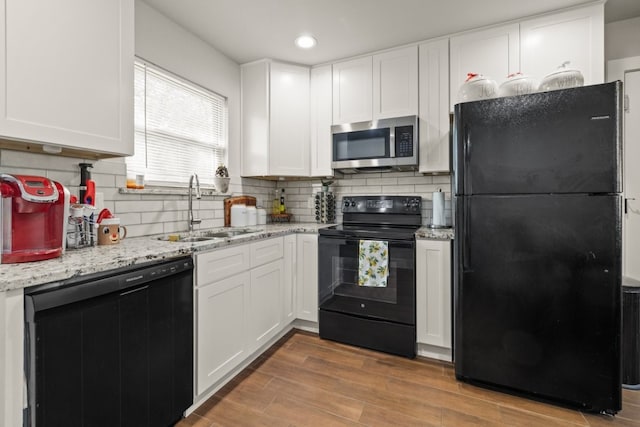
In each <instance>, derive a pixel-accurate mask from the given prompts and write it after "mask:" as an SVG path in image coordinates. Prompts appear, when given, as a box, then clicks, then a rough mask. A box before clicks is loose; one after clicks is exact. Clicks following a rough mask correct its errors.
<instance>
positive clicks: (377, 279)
mask: <svg viewBox="0 0 640 427" xmlns="http://www.w3.org/2000/svg"><path fill="white" fill-rule="evenodd" d="M388 277H389V242H385V241H382V240H360V249H359V252H358V285H359V286H371V287H376V288H385V287H386V286H387V278H388Z"/></svg>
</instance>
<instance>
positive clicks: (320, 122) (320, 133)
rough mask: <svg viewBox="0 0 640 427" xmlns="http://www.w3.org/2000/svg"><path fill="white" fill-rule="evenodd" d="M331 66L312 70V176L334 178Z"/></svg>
mask: <svg viewBox="0 0 640 427" xmlns="http://www.w3.org/2000/svg"><path fill="white" fill-rule="evenodd" d="M331 84H332V83H331V65H324V66H322V67H317V68H312V69H311V139H310V142H311V176H333V169H331V161H332V160H333V143H332V139H331V120H332V117H331V107H332V104H331V102H332V101H331Z"/></svg>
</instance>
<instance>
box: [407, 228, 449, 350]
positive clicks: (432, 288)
mask: <svg viewBox="0 0 640 427" xmlns="http://www.w3.org/2000/svg"><path fill="white" fill-rule="evenodd" d="M451 288H452V286H451V242H450V241H448V240H447V241H441V240H418V241H417V242H416V326H417V327H416V329H417V330H416V335H417V341H418V354H419V355H421V356H427V357H432V358H436V359H441V360H448V361H451V356H452V351H451V349H452V347H451V325H452V317H451V313H452V310H451V307H452V303H451Z"/></svg>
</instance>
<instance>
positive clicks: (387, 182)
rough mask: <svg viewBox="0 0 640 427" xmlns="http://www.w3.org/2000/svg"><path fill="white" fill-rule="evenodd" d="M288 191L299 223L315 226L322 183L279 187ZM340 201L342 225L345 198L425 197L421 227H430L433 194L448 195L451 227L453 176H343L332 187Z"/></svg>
mask: <svg viewBox="0 0 640 427" xmlns="http://www.w3.org/2000/svg"><path fill="white" fill-rule="evenodd" d="M278 185H279V186H280V187H283V188H284V189H285V194H286V198H287V208H288V211H289V212H291V213H292V214H293V215H294V218H295V221H296V222H315V221H316V219H315V205H314V195H315V193H316V192H318V191H321V190H322V184H321V181H320V180H317V181H288V182H284V183H279V184H278ZM329 188H330V191H332V192H333V193H334V194H335V195H336V198H337V203H336V217H337V222H342V211H341V204H340V203H339V202H340V201H341V200H342V197H344V196H354V195H357V196H360V195H363V196H366V195H381V194H384V195H393V196H395V195H398V196H420V197H422V223H423V224H424V225H427V224H429V223H430V222H431V220H432V216H433V210H432V197H433V194H432V193H433V192H434V191H438V190H442V191H443V192H444V193H445V219H446V223H447V224H451V178H450V175H422V174H421V173H418V172H383V173H367V174H355V175H343V176H341V177H337V178H336V179H334V180H333V184H331V185H330V186H329Z"/></svg>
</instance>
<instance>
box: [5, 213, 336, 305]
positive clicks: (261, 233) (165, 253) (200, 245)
mask: <svg viewBox="0 0 640 427" xmlns="http://www.w3.org/2000/svg"><path fill="white" fill-rule="evenodd" d="M329 225H331V224H316V223H310V224H296V223H292V224H267V225H261V226H256V227H247V228H250V229H252V230H255V232H252V233H249V234H242V235H239V236H235V237H230V238H217V239H214V240H206V241H201V242H180V241H178V242H169V241H163V240H158V239H157V237H158V236H144V237H134V238H127V239H123V240H122V241H120V243H118V244H117V245H109V246H93V247H88V248H82V249H69V250H67V251H66V252H65V253H64V254H63V255H62V256H61V257H59V258H54V259H49V260H46V261H37V262H26V263H18V264H0V292H2V291H7V290H11V289H22V288H26V287H29V286H35V285H40V284H43V283H49V282H55V281H59V280H65V279H69V278H71V277H75V276H81V275H87V274H92V273H100V272H103V271H107V270H112V269H116V268H121V267H127V266H131V265H136V264H144V263H148V262H151V261H162V260H169V259H172V258H178V257H181V256H190V255H191V254H193V253H195V252H200V251H207V250H212V249H216V248H221V247H224V246H229V245H233V244H237V243H244V242H250V241H252V240H259V239H264V238H268V237H276V236H282V235H285V234H290V233H317V232H318V229H319V228H322V227H326V226H329ZM221 230H229V228H224V229H221ZM176 234H180V235H182V234H187V233H176ZM197 234H198V232H197V231H196V232H194V235H197Z"/></svg>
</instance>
